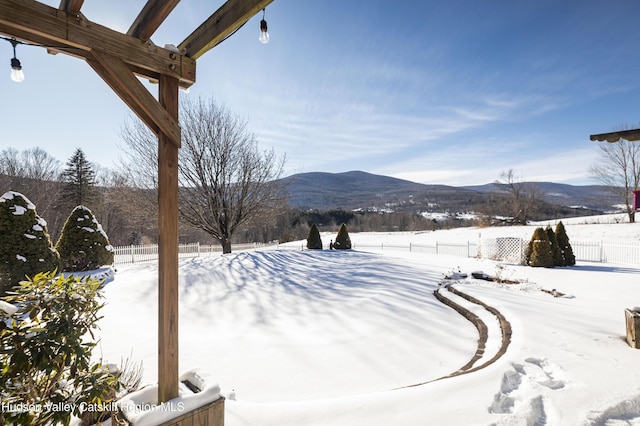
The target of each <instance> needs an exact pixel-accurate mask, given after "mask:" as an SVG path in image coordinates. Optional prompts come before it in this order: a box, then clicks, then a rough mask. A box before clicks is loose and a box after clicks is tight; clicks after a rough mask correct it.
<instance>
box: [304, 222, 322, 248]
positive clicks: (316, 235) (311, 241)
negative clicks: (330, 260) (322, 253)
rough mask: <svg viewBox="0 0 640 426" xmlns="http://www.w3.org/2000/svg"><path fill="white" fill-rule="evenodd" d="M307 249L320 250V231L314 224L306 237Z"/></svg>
mask: <svg viewBox="0 0 640 426" xmlns="http://www.w3.org/2000/svg"><path fill="white" fill-rule="evenodd" d="M307 248H308V249H309V250H322V239H321V238H320V231H318V227H317V226H316V224H315V223H314V224H313V225H311V229H309V235H308V236H307Z"/></svg>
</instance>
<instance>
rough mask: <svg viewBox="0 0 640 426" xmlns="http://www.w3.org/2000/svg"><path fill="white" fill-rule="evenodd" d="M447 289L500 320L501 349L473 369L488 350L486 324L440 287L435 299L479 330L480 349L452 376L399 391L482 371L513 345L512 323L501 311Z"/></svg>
mask: <svg viewBox="0 0 640 426" xmlns="http://www.w3.org/2000/svg"><path fill="white" fill-rule="evenodd" d="M445 288H446V289H447V290H448V291H450V292H451V293H453V294H455V295H457V296H460V297H462V298H463V299H466V300H468V301H469V302H471V303H475V304H476V305H480V306H482V307H483V308H485V309H486V310H487V311H489V312H491V313H492V314H493V315H494V316H495V317H496V318H497V319H498V323H499V324H500V331H501V334H502V344H501V345H500V348H499V349H498V351H497V352H496V354H495V355H494V356H493V357H492V358H491V359H490V360H488V361H487V362H485V363H483V364H480V365H478V366H476V367H473V364H475V363H476V362H477V361H478V360H480V359H482V357H483V356H484V350H485V348H486V344H487V339H488V337H489V334H488V328H487V325H486V324H485V323H484V321H482V320H481V319H480V317H479V316H477V315H476V314H474V313H473V312H471V311H470V310H468V309H466V308H464V307H463V306H461V305H459V304H457V303H455V302H454V301H452V300H451V299H448V298H447V297H445V296H443V295H442V294H440V287H439V288H437V289H435V290H434V291H433V295H434V296H435V298H436V299H438V301H440V302H441V303H443V304H444V305H446V306H449V307H450V308H452V309H454V310H455V311H456V312H458V313H459V314H460V315H462V316H463V317H465V318H466V319H467V320H469V321H470V322H471V323H472V324H473V325H474V326H475V327H476V329H477V330H478V335H479V337H478V347H477V349H476V353H475V354H474V355H473V357H472V358H471V360H470V361H469V362H467V363H466V364H465V365H463V366H462V367H460V369H458V370H457V371H454V372H453V373H451V374H448V375H446V376H442V377H439V378H437V379H434V380H429V381H428V382H422V383H416V384H414V385H409V386H403V387H401V388H398V389H402V388H411V387H416V386H422V385H425V384H427V383H431V382H435V381H437V380H442V379H448V378H450V377H456V376H460V375H462V374H467V373H472V372H474V371H478V370H480V369H482V368H485V367H487V366H489V365H491V364H493V363H494V362H496V361H497V360H498V359H499V358H500V357H501V356H502V355H504V354H505V353H506V351H507V348H508V347H509V344H510V343H511V323H509V321H507V319H506V318H505V316H504V315H502V313H500V311H498V310H497V309H496V308H494V307H492V306H489V305H487V304H486V303H484V302H482V301H480V300H478V299H476V298H475V297H473V296H469V295H468V294H466V293H463V292H461V291H460V290H458V289H455V288H453V287H452V285H451V284H448V285H446V286H445Z"/></svg>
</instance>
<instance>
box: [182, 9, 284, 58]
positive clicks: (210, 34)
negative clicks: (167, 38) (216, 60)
mask: <svg viewBox="0 0 640 426" xmlns="http://www.w3.org/2000/svg"><path fill="white" fill-rule="evenodd" d="M272 1H273V0H228V1H227V2H226V3H225V4H223V5H222V6H221V7H220V9H218V10H216V11H215V12H214V13H213V15H211V16H210V17H209V19H207V20H206V21H205V22H203V23H202V25H200V26H199V27H198V28H196V30H195V31H194V32H192V33H191V34H190V35H189V36H188V37H187V38H186V39H184V41H183V42H182V43H180V44H179V45H178V49H180V51H181V52H185V55H186V56H187V57H189V58H192V59H198V58H199V57H200V56H202V55H204V54H205V53H206V52H207V51H208V50H210V49H212V48H213V47H215V46H216V45H218V44H220V43H221V42H222V41H223V40H224V39H226V38H227V37H229V36H230V35H231V34H233V32H234V31H236V30H237V29H238V28H240V27H241V26H242V25H244V24H245V23H246V22H247V21H248V20H249V19H251V18H252V17H253V16H254V15H255V14H256V13H258V12H259V11H260V10H262V9H264V8H265V7H267V6H268V5H269V4H270V3H271V2H272Z"/></svg>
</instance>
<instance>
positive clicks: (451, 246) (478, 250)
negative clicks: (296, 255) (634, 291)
mask: <svg viewBox="0 0 640 426" xmlns="http://www.w3.org/2000/svg"><path fill="white" fill-rule="evenodd" d="M528 243H529V242H528V241H525V240H524V239H522V238H517V237H505V238H487V239H482V240H481V241H479V242H471V241H467V242H461V243H455V242H454V243H451V242H441V241H436V242H435V243H433V244H416V243H407V244H377V245H375V244H366V245H365V244H358V245H355V244H354V245H353V248H354V249H357V250H363V251H378V250H380V251H384V250H391V251H408V252H413V253H430V254H445V255H450V256H461V257H477V258H480V259H492V260H499V261H503V262H510V263H516V264H521V263H523V262H524V256H525V250H526V247H527V244H528ZM571 247H572V248H573V253H574V255H575V257H576V261H587V262H606V263H623V264H632V265H640V241H571ZM256 249H276V250H306V247H305V244H304V243H299V242H297V243H289V244H277V243H273V244H260V243H252V244H234V245H233V246H232V251H242V250H256ZM115 252H116V253H115V261H114V264H115V265H126V264H131V263H138V262H146V261H152V260H158V246H157V245H156V244H153V245H144V246H124V247H115ZM220 254H222V247H221V246H220V245H204V244H200V243H193V244H180V245H179V246H178V257H179V258H180V259H183V258H194V257H201V256H215V255H220Z"/></svg>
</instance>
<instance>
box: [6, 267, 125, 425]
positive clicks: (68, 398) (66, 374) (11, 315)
mask: <svg viewBox="0 0 640 426" xmlns="http://www.w3.org/2000/svg"><path fill="white" fill-rule="evenodd" d="M99 289H100V283H99V282H98V281H97V280H95V279H91V278H86V277H85V278H83V279H81V278H79V277H73V276H70V277H65V276H62V275H60V276H58V277H55V276H54V274H53V273H40V274H37V275H36V276H35V277H33V279H29V280H26V281H22V282H20V284H19V286H17V287H16V288H15V291H14V293H13V294H12V295H11V296H7V297H5V298H4V300H3V301H2V302H0V325H2V327H1V330H0V398H1V399H2V402H3V404H8V405H12V406H24V407H34V408H36V409H35V410H28V409H27V410H16V411H11V410H3V412H0V423H2V424H10V423H12V424H15V425H33V424H38V425H39V424H60V423H61V424H65V425H68V424H69V421H70V420H71V414H75V415H76V416H78V417H80V416H81V415H82V414H83V413H82V412H81V410H82V409H83V407H89V406H91V405H92V404H93V405H95V404H100V403H101V402H102V403H108V402H110V401H109V395H112V396H115V393H116V392H117V391H118V389H119V387H120V385H119V383H118V380H117V377H116V376H115V375H114V374H112V373H111V372H110V371H109V369H107V368H104V367H103V366H102V365H101V364H96V363H94V364H92V363H91V352H92V349H93V348H94V347H95V346H96V343H94V342H91V341H87V339H86V337H87V335H88V334H89V335H91V336H93V330H94V329H96V328H97V321H98V319H99V318H100V317H99V316H98V311H99V309H100V308H102V306H103V304H102V303H100V302H99V298H100V297H101V296H100V294H99V292H98V290H99Z"/></svg>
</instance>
